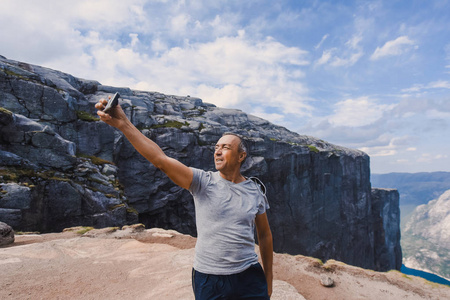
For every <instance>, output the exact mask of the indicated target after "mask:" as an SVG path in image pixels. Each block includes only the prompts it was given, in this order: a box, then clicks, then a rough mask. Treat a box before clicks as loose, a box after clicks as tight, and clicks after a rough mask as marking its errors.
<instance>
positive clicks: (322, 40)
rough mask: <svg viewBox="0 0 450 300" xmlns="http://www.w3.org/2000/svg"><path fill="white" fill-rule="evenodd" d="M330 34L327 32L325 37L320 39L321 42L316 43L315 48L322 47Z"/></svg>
mask: <svg viewBox="0 0 450 300" xmlns="http://www.w3.org/2000/svg"><path fill="white" fill-rule="evenodd" d="M329 36H330V35H329V34H325V35H324V36H323V37H322V39H321V40H320V42H319V43H318V44H317V45H316V46H314V49H316V50H317V49H319V48H320V47H322V44H323V43H324V42H325V40H326V39H327V38H328V37H329Z"/></svg>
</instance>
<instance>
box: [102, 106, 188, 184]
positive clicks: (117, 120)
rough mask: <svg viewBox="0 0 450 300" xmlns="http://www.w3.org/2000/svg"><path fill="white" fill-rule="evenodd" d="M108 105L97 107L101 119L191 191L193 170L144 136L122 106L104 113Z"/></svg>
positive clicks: (177, 182) (175, 181) (174, 180)
mask: <svg viewBox="0 0 450 300" xmlns="http://www.w3.org/2000/svg"><path fill="white" fill-rule="evenodd" d="M106 103H107V101H106V100H104V99H102V100H100V101H99V102H98V103H97V104H96V105H95V108H97V109H98V111H97V115H98V116H99V117H100V119H101V120H102V121H104V122H105V123H107V124H109V125H111V126H113V127H115V128H117V129H119V130H120V131H121V132H122V133H123V134H124V135H125V137H126V138H127V139H128V141H130V143H131V144H132V145H133V147H134V148H135V149H136V150H137V151H138V152H139V153H140V154H141V155H142V156H143V157H145V158H146V159H147V160H148V161H150V162H151V163H152V164H153V165H154V166H155V167H157V168H158V169H160V170H161V171H163V172H164V173H166V175H167V176H169V178H170V179H171V180H172V181H173V182H174V183H175V184H176V185H179V186H180V187H182V188H185V189H189V187H190V186H191V183H192V178H193V173H192V170H191V169H190V168H189V167H187V166H185V165H184V164H182V163H181V162H179V161H177V160H176V159H173V158H171V157H168V156H167V155H166V154H165V153H164V152H163V151H162V150H161V148H160V147H159V146H158V145H157V144H156V143H155V142H153V141H152V140H151V139H149V138H147V137H146V136H145V135H143V134H142V132H140V131H139V129H137V128H136V127H135V126H134V125H133V124H132V123H131V121H130V120H129V119H128V118H127V116H126V115H125V113H124V111H123V110H122V108H121V107H120V105H117V106H115V107H114V108H112V109H111V110H110V111H109V113H105V112H103V111H102V110H103V109H104V107H105V105H106Z"/></svg>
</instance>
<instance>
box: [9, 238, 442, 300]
mask: <svg viewBox="0 0 450 300" xmlns="http://www.w3.org/2000/svg"><path fill="white" fill-rule="evenodd" d="M195 241H196V240H195V238H193V237H190V236H187V235H182V234H179V233H177V232H175V231H170V230H169V231H167V230H162V229H150V230H144V231H141V232H134V231H133V230H131V229H126V230H117V231H114V230H111V229H103V230H102V229H100V230H92V231H89V232H87V233H85V234H84V235H80V234H78V233H76V230H75V231H67V232H63V233H52V234H42V235H35V234H31V235H17V236H16V241H15V243H14V244H12V245H9V246H7V247H3V248H0V299H158V300H159V299H168V300H172V299H173V300H179V299H193V294H192V288H191V270H192V262H193V256H194V247H195ZM321 276H322V277H329V278H331V279H332V280H333V281H334V285H333V286H332V287H324V286H322V285H321V283H320V280H321ZM271 299H274V300H277V299H288V300H297V299H308V300H309V299H333V300H335V299H336V300H340V299H342V300H343V299H346V300H348V299H377V300H379V299H383V300H386V299H450V287H447V286H444V285H439V284H434V283H430V282H427V281H425V280H424V279H421V278H418V277H414V276H406V275H403V274H401V273H400V272H396V271H393V272H388V273H381V272H375V271H370V270H365V269H361V268H357V267H353V266H349V265H345V264H343V263H340V262H337V261H329V262H327V263H326V264H325V265H322V264H321V263H320V262H319V261H318V260H316V259H314V258H310V257H305V256H301V255H297V256H291V255H287V254H277V253H276V254H275V255H274V292H273V295H272V298H271Z"/></svg>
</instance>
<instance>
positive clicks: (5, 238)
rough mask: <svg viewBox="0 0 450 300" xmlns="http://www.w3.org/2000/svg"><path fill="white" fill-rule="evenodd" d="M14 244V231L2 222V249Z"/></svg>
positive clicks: (0, 241)
mask: <svg viewBox="0 0 450 300" xmlns="http://www.w3.org/2000/svg"><path fill="white" fill-rule="evenodd" d="M12 243H14V230H13V229H12V227H11V226H9V225H8V224H6V223H3V222H0V247H1V246H5V245H9V244H12Z"/></svg>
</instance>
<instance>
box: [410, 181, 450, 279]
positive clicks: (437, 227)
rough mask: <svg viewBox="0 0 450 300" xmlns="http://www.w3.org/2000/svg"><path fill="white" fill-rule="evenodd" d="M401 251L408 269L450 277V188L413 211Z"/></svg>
mask: <svg viewBox="0 0 450 300" xmlns="http://www.w3.org/2000/svg"><path fill="white" fill-rule="evenodd" d="M402 250H403V262H404V264H405V266H407V267H408V268H414V269H419V270H423V271H426V272H432V273H435V274H438V275H440V276H443V277H445V278H446V279H449V278H450V189H449V190H447V191H446V192H444V193H443V194H442V195H441V196H440V197H439V198H438V199H435V200H432V201H430V202H429V203H428V204H423V205H419V206H418V207H417V208H416V209H415V210H414V212H413V213H412V214H411V217H410V219H409V221H408V222H407V224H406V225H405V228H404V230H403V231H402Z"/></svg>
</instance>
